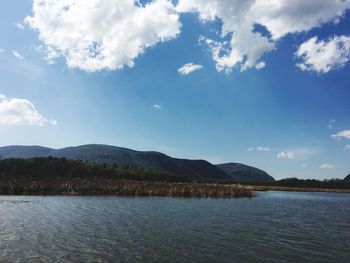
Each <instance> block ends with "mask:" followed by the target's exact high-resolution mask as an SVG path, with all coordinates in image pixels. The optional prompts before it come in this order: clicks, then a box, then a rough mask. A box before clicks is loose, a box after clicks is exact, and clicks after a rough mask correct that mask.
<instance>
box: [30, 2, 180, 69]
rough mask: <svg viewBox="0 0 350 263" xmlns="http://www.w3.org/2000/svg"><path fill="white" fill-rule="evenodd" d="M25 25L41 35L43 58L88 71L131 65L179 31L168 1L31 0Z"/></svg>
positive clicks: (177, 19) (175, 14) (178, 25)
mask: <svg viewBox="0 0 350 263" xmlns="http://www.w3.org/2000/svg"><path fill="white" fill-rule="evenodd" d="M25 21H26V23H27V24H28V25H29V26H30V27H31V28H33V29H35V30H37V31H38V33H39V38H40V39H41V40H42V41H43V43H44V44H45V48H46V50H47V55H46V58H47V59H48V60H50V61H52V60H53V59H55V58H58V57H64V58H65V60H66V64H67V65H68V67H71V68H80V69H82V70H86V71H98V70H103V69H107V70H116V69H120V68H123V67H124V66H125V65H127V66H129V67H132V66H133V65H134V61H135V59H136V58H137V57H138V56H139V55H140V54H142V53H143V52H144V51H145V49H146V48H148V47H152V46H154V45H156V44H157V43H159V42H163V41H167V40H169V39H172V38H175V37H176V36H177V35H178V34H179V33H180V27H181V24H180V22H179V15H178V14H177V12H176V10H175V7H174V5H173V4H172V3H171V1H170V0H155V1H152V2H150V3H148V4H146V5H142V4H141V3H140V2H139V1H135V0H93V1H80V0H62V1H55V0H34V1H33V14H32V16H28V17H27V18H26V19H25Z"/></svg>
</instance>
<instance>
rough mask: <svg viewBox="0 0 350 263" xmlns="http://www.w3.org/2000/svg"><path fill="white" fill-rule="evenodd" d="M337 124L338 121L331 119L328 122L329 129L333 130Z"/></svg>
mask: <svg viewBox="0 0 350 263" xmlns="http://www.w3.org/2000/svg"><path fill="white" fill-rule="evenodd" d="M336 122H337V121H336V120H335V119H330V120H329V121H328V128H330V129H333V126H334V124H335V123H336Z"/></svg>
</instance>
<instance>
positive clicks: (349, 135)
mask: <svg viewBox="0 0 350 263" xmlns="http://www.w3.org/2000/svg"><path fill="white" fill-rule="evenodd" d="M331 136H332V138H334V139H339V140H340V139H342V138H345V139H350V130H343V131H340V132H337V133H336V134H332V135H331Z"/></svg>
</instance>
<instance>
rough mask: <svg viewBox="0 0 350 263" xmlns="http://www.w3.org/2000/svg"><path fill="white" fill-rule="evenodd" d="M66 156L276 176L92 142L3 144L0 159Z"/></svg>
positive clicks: (200, 175)
mask: <svg viewBox="0 0 350 263" xmlns="http://www.w3.org/2000/svg"><path fill="white" fill-rule="evenodd" d="M48 156H53V157H58V158H59V157H65V158H67V159H73V160H82V161H88V162H95V163H99V164H117V165H119V166H125V165H128V166H132V167H139V168H145V169H153V170H159V171H167V172H170V173H173V174H175V175H179V176H185V177H189V178H192V179H209V180H235V181H274V178H273V177H271V176H270V175H268V174H267V173H266V172H264V171H262V170H259V169H257V168H254V167H251V166H247V165H243V164H238V163H226V164H219V165H213V164H211V163H209V162H208V161H206V160H188V159H178V158H172V157H170V156H167V155H165V154H163V153H160V152H154V151H135V150H131V149H127V148H121V147H116V146H109V145H99V144H90V145H82V146H77V147H67V148H62V149H51V148H46V147H41V146H5V147H0V159H6V158H32V157H48Z"/></svg>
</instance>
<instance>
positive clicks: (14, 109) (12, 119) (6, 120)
mask: <svg viewBox="0 0 350 263" xmlns="http://www.w3.org/2000/svg"><path fill="white" fill-rule="evenodd" d="M47 124H49V125H56V124H57V122H56V121H55V120H48V119H46V118H45V117H43V116H42V115H41V114H40V113H39V112H38V111H37V110H36V108H35V106H34V105H33V103H32V102H31V101H29V100H27V99H17V98H8V97H7V96H5V95H1V94H0V125H27V126H44V125H47Z"/></svg>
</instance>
